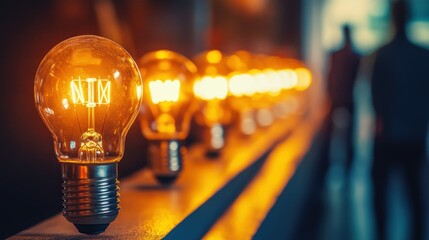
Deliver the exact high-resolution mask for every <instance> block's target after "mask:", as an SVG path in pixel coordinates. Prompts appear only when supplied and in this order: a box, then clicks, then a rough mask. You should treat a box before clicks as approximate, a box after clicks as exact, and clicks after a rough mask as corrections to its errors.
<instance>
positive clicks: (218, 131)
mask: <svg viewBox="0 0 429 240" xmlns="http://www.w3.org/2000/svg"><path fill="white" fill-rule="evenodd" d="M203 138H204V145H205V148H206V156H207V157H209V158H215V157H218V156H219V155H220V151H221V150H222V148H223V147H224V146H225V129H224V127H223V125H222V124H215V125H213V126H211V127H208V128H205V129H204V135H203Z"/></svg>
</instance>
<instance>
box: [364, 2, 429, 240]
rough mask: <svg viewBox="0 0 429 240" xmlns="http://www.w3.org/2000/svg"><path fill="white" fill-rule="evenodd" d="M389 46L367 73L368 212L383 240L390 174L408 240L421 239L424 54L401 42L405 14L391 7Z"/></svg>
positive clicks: (426, 90)
mask: <svg viewBox="0 0 429 240" xmlns="http://www.w3.org/2000/svg"><path fill="white" fill-rule="evenodd" d="M392 17H393V18H392V20H393V26H394V28H395V35H394V38H393V40H392V41H391V42H390V43H388V44H387V45H385V46H383V47H381V48H380V49H379V50H377V51H376V53H375V60H374V66H373V70H372V78H371V87H372V103H373V107H374V111H375V141H374V159H373V166H372V177H373V184H374V209H375V214H376V224H377V233H378V238H379V239H387V237H388V235H387V232H386V218H387V216H386V215H387V204H386V201H387V197H386V195H387V185H388V178H389V173H390V172H391V170H392V169H393V168H397V169H398V170H400V171H401V172H402V173H403V175H404V179H405V184H406V191H407V194H408V196H409V201H410V209H411V216H412V221H413V222H412V223H411V224H410V226H411V228H412V229H411V232H412V236H411V237H410V238H409V239H414V240H418V239H422V237H423V236H422V235H423V219H422V217H423V209H422V199H421V194H420V193H421V182H420V181H421V180H420V176H421V173H420V169H421V168H422V167H423V160H424V157H425V141H426V133H427V128H428V116H429V113H428V112H429V79H428V78H429V74H428V71H429V51H427V50H425V49H423V48H420V47H418V46H416V45H414V44H412V43H411V42H410V41H409V40H408V38H407V36H406V31H405V28H406V23H407V20H408V8H407V5H406V3H405V2H404V1H397V2H394V4H393V6H392Z"/></svg>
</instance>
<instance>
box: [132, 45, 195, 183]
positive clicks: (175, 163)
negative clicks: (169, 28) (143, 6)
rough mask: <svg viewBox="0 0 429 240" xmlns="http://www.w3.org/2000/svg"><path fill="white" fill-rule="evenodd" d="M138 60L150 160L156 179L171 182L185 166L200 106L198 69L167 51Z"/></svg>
mask: <svg viewBox="0 0 429 240" xmlns="http://www.w3.org/2000/svg"><path fill="white" fill-rule="evenodd" d="M138 63H139V67H140V72H141V74H142V79H143V88H144V92H145V95H144V97H143V104H142V107H141V110H140V117H139V118H140V126H141V130H142V133H143V135H144V136H145V137H146V138H148V139H149V140H151V141H152V145H151V146H150V149H149V150H150V154H151V161H150V163H151V167H152V170H153V173H154V175H155V177H156V179H157V180H158V181H159V182H160V183H162V184H170V183H172V182H174V181H175V180H176V178H177V177H178V175H179V173H180V171H181V169H182V158H183V154H184V152H185V148H184V146H183V140H185V138H186V137H187V136H188V133H189V127H190V122H191V117H192V114H193V113H194V111H195V110H196V107H197V106H196V103H195V101H194V95H193V84H194V80H195V79H196V78H197V68H196V67H195V65H194V64H193V63H192V62H191V61H190V60H189V59H187V58H185V57H184V56H182V55H180V54H177V53H175V52H172V51H167V50H160V51H155V52H150V53H147V54H146V55H144V56H143V57H142V58H141V59H140V60H139V62H138Z"/></svg>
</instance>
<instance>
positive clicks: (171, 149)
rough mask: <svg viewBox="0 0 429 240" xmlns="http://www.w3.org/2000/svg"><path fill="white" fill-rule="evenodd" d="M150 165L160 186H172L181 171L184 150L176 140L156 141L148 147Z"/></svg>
mask: <svg viewBox="0 0 429 240" xmlns="http://www.w3.org/2000/svg"><path fill="white" fill-rule="evenodd" d="M149 151H150V155H151V156H150V164H151V168H152V171H153V173H154V175H155V178H156V179H157V180H158V182H159V183H161V184H166V185H168V184H172V183H173V182H174V181H175V180H176V178H177V177H178V176H179V174H180V172H181V171H182V157H183V154H184V151H186V149H185V148H184V147H183V146H182V143H181V142H180V141H178V140H166V141H156V142H154V143H153V144H152V145H151V146H150V147H149Z"/></svg>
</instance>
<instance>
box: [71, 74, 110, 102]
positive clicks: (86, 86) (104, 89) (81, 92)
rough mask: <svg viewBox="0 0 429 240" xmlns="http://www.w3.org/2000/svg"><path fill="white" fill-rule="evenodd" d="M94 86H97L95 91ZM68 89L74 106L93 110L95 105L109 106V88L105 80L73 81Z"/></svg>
mask: <svg viewBox="0 0 429 240" xmlns="http://www.w3.org/2000/svg"><path fill="white" fill-rule="evenodd" d="M95 85H97V86H96V87H97V91H96V90H95ZM70 87H71V93H72V101H73V103H74V104H82V105H85V106H86V107H88V108H93V107H95V106H96V105H97V104H99V105H101V104H110V90H111V87H110V81H109V80H107V79H98V80H97V79H96V78H86V79H80V78H79V79H73V80H72V81H71V84H70ZM85 90H86V91H85ZM85 92H86V95H85Z"/></svg>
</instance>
